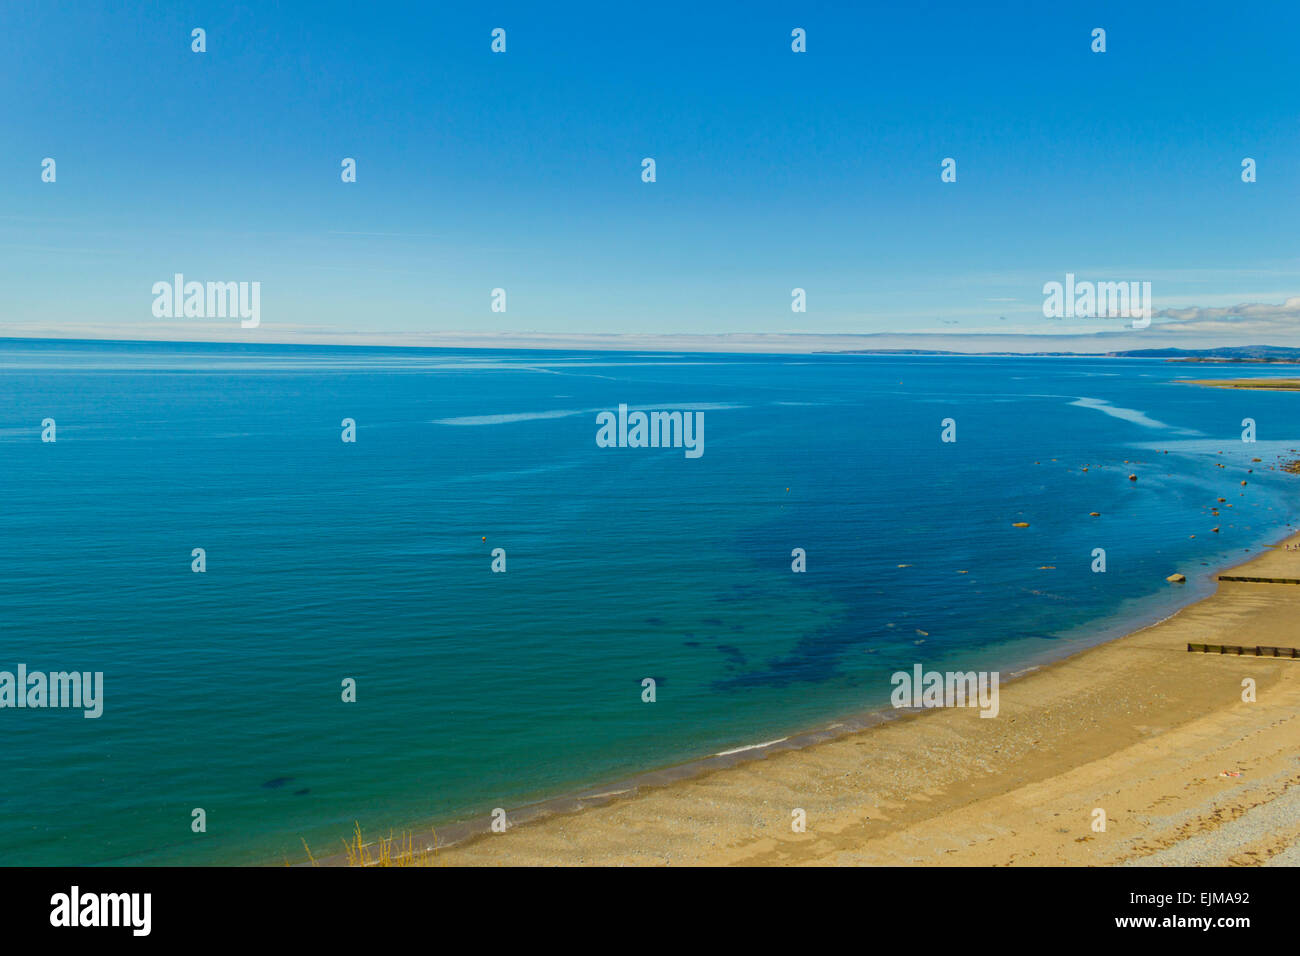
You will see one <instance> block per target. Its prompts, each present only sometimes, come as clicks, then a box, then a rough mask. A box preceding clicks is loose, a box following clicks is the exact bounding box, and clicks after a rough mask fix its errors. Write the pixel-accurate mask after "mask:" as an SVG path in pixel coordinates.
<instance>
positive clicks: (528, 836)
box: [416, 536, 1300, 866]
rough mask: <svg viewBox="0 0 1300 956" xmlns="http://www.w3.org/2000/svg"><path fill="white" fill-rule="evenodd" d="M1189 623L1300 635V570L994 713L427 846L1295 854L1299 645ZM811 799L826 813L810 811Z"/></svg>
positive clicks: (889, 859)
mask: <svg viewBox="0 0 1300 956" xmlns="http://www.w3.org/2000/svg"><path fill="white" fill-rule="evenodd" d="M1287 544H1291V545H1300V536H1297V537H1296V538H1292V539H1290V540H1289V541H1288V542H1287ZM1170 570H1171V571H1173V570H1176V569H1173V568H1171V569H1170ZM1224 573H1231V574H1234V575H1242V576H1250V577H1273V578H1292V579H1300V550H1296V551H1288V550H1286V547H1285V545H1278V546H1277V547H1276V548H1274V549H1272V550H1271V551H1270V552H1269V553H1266V554H1264V555H1262V556H1261V557H1259V558H1256V559H1254V560H1252V561H1249V562H1247V563H1246V564H1244V565H1240V566H1238V567H1237V568H1235V569H1233V570H1232V571H1231V572H1224ZM1170 586H1171V587H1178V586H1179V585H1170ZM1189 642H1192V643H1210V644H1234V645H1249V646H1254V645H1274V646H1284V647H1297V646H1300V585H1297V584H1263V583H1241V582H1227V581H1225V582H1220V583H1219V585H1218V590H1217V591H1216V593H1215V594H1213V595H1212V596H1210V597H1208V598H1206V599H1204V600H1202V601H1200V602H1198V603H1196V604H1193V605H1191V606H1189V607H1187V608H1184V609H1183V610H1182V611H1180V612H1179V613H1178V614H1176V615H1174V616H1173V617H1171V618H1169V619H1167V620H1165V621H1163V622H1161V623H1159V624H1156V625H1153V626H1151V627H1148V628H1145V629H1143V630H1140V631H1137V632H1135V633H1133V634H1130V635H1129V636H1127V637H1124V638H1121V639H1119V640H1116V641H1112V642H1110V643H1108V644H1103V645H1101V646H1098V647H1095V648H1092V649H1090V650H1087V651H1084V652H1082V653H1080V654H1077V655H1075V656H1073V657H1070V658H1067V659H1065V660H1063V661H1060V662H1058V663H1055V664H1052V665H1049V666H1047V667H1044V668H1042V669H1041V670H1038V671H1035V672H1034V673H1031V674H1029V675H1028V676H1025V677H1023V678H1021V679H1019V680H1016V681H1014V682H1012V683H1010V684H1006V683H1004V684H1003V686H1002V689H1001V702H1000V703H1001V710H1000V713H999V715H998V716H997V717H996V718H992V719H982V718H980V717H979V711H978V710H977V709H974V708H951V709H943V710H930V711H926V712H924V713H920V714H914V715H908V716H904V717H902V718H901V719H898V720H892V721H888V722H886V723H883V724H880V725H878V726H874V727H870V728H868V729H864V730H860V731H857V732H855V733H852V734H848V735H846V736H842V737H839V738H837V739H833V740H829V741H826V742H823V743H817V744H813V745H811V746H808V747H805V748H803V749H799V750H787V751H783V752H775V753H771V754H769V755H767V756H764V757H762V758H761V759H757V760H752V761H748V762H745V763H740V764H737V765H734V766H728V767H724V768H722V769H717V770H712V771H708V772H705V773H702V774H700V775H697V776H695V777H693V778H690V779H685V780H678V781H676V782H673V783H669V784H667V785H665V786H659V787H646V788H640V789H638V790H636V791H635V792H633V793H631V794H630V795H627V796H623V797H619V798H616V799H614V800H612V801H611V802H607V803H605V804H603V805H599V806H592V807H588V808H587V809H583V810H580V811H578V812H574V813H566V814H554V815H550V816H545V817H543V818H541V819H537V820H534V821H531V822H528V823H524V824H522V825H518V826H513V827H511V828H509V829H508V830H506V831H505V832H504V833H488V834H485V835H482V836H479V837H474V838H470V839H468V840H466V841H465V842H463V843H459V844H457V845H455V846H452V847H444V848H442V849H440V850H438V851H437V853H436V855H434V856H432V857H430V858H429V860H428V862H429V863H431V864H432V865H449V866H467V865H677V866H682V865H747V866H749V865H800V864H813V865H1012V864H1019V865H1024V864H1027V865H1038V866H1042V865H1098V864H1120V865H1124V864H1127V865H1165V864H1203V865H1229V864H1244V865H1257V864H1269V863H1272V864H1273V865H1279V864H1284V865H1295V864H1296V863H1297V862H1300V660H1290V659H1278V658H1271V657H1254V656H1240V657H1239V656H1235V655H1227V656H1222V655H1217V654H1201V653H1189V652H1188V651H1187V650H1186V645H1187V644H1188V643H1189ZM1246 678H1251V679H1253V680H1254V682H1255V685H1256V688H1257V689H1256V696H1257V700H1256V702H1254V703H1247V702H1243V700H1242V693H1243V686H1242V684H1243V680H1244V679H1246ZM1224 774H1229V775H1224ZM1231 774H1239V776H1232V775H1231ZM796 808H798V809H802V810H804V811H805V813H806V815H807V830H806V832H803V833H795V832H793V831H792V827H791V819H792V816H791V814H792V811H794V810H795V809H796ZM1097 810H1102V811H1104V812H1105V821H1106V823H1105V830H1104V832H1101V831H1099V830H1096V829H1094V825H1095V821H1096V820H1097V819H1098V817H1097V815H1096V813H1095V811H1097ZM416 838H417V841H418V840H419V839H420V835H419V834H416Z"/></svg>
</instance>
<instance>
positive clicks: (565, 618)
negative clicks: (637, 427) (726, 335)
mask: <svg viewBox="0 0 1300 956" xmlns="http://www.w3.org/2000/svg"><path fill="white" fill-rule="evenodd" d="M1241 371H1242V369H1241V367H1236V368H1233V369H1231V370H1230V371H1225V369H1224V368H1221V367H1216V366H1208V365H1176V364H1167V363H1163V362H1158V361H1142V360H1088V359H1057V358H945V357H914V356H903V357H894V356H890V357H882V356H847V355H826V356H726V355H723V356H719V355H687V354H683V355H662V354H636V353H627V352H619V353H613V352H609V353H598V352H512V351H499V352H498V351H472V352H470V351H465V352H458V351H451V350H396V349H393V350H388V349H348V348H302V347H276V346H263V347H240V346H230V345H213V346H196V345H162V344H100V343H83V342H62V343H59V342H21V341H14V340H0V501H2V502H3V510H2V511H0V671H9V672H14V671H16V669H17V666H18V665H19V664H25V665H26V666H27V669H28V670H29V671H46V672H48V671H64V670H77V671H102V672H103V674H104V702H103V707H104V710H103V715H102V716H101V717H100V718H98V719H94V720H92V719H86V718H84V717H83V716H82V713H81V711H79V710H56V709H45V710H32V709H22V710H18V709H0V863H5V864H76V863H100V864H102V863H143V864H163V863H212V862H236V863H237V862H273V863H274V862H282V861H284V860H285V859H289V860H293V861H299V860H301V859H303V858H304V853H303V849H302V841H303V840H306V841H307V843H308V844H309V845H310V846H311V848H312V850H313V851H314V852H316V853H317V854H318V855H321V854H328V853H330V852H335V851H337V850H338V849H339V848H340V842H341V840H342V839H343V838H345V837H346V836H347V834H348V831H349V830H350V829H351V827H352V825H353V821H356V822H359V823H360V824H361V826H362V828H363V830H364V831H365V832H366V833H368V834H372V835H373V834H377V833H387V832H388V831H389V830H390V829H400V828H402V827H406V826H409V825H411V824H413V823H417V822H424V821H433V822H437V823H446V822H451V821H457V820H463V819H466V818H470V817H478V816H482V815H485V814H488V813H490V812H491V810H492V809H493V808H494V807H504V808H507V809H509V808H512V807H518V806H520V805H522V804H525V803H528V802H531V801H535V800H538V799H542V798H545V797H548V796H551V795H556V794H561V793H565V792H569V791H573V790H576V789H579V788H582V787H585V786H588V785H592V784H596V783H600V782H605V781H612V780H618V779H620V778H622V777H626V776H628V775H630V774H633V773H635V772H637V771H641V770H646V769H650V768H653V767H658V766H664V765H668V764H672V763H677V762H681V761H686V760H690V759H692V758H697V757H702V756H706V755H709V754H712V753H716V752H718V751H721V750H726V749H731V748H735V747H739V746H744V745H746V744H751V743H756V742H759V741H765V740H770V739H773V738H775V737H780V736H782V735H784V734H787V733H791V732H793V731H797V730H801V729H807V728H809V727H813V726H817V725H819V724H821V723H824V722H827V721H830V720H833V719H835V718H837V717H843V716H846V715H850V714H856V713H859V712H863V711H867V710H870V709H873V708H876V707H880V706H882V705H887V704H888V698H889V693H890V691H891V689H892V687H891V685H890V681H889V677H890V675H891V674H892V673H893V672H894V671H897V670H910V669H911V667H912V666H913V665H914V664H917V663H919V664H922V665H924V666H925V667H926V668H937V669H952V668H953V667H956V666H961V667H963V668H966V667H979V668H985V669H996V670H1000V671H1001V672H1002V673H1003V674H1004V675H1005V674H1007V673H1008V672H1010V671H1013V670H1015V669H1017V668H1023V667H1025V666H1027V665H1031V664H1033V663H1036V662H1041V661H1043V660H1046V659H1049V658H1051V657H1055V656H1060V655H1062V654H1064V653H1067V652H1069V651H1070V650H1073V649H1077V648H1080V647H1082V646H1085V645H1086V644H1088V643H1095V642H1098V641H1100V640H1103V639H1105V638H1107V637H1110V636H1114V635H1116V634H1118V633H1121V632H1123V631H1124V630H1126V629H1130V628H1131V627H1133V626H1135V625H1136V624H1140V623H1146V622H1148V621H1152V620H1155V619H1158V618H1159V617H1162V616H1164V615H1167V614H1169V613H1171V612H1172V611H1173V610H1175V609H1176V608H1177V607H1178V606H1179V604H1180V603H1185V602H1186V601H1188V600H1189V599H1191V598H1193V597H1196V596H1199V595H1201V594H1204V593H1207V591H1208V589H1209V588H1210V586H1211V585H1210V584H1209V580H1208V577H1207V575H1208V572H1210V571H1211V570H1213V569H1215V568H1218V567H1221V566H1223V565H1224V564H1227V563H1233V562H1236V561H1237V560H1240V559H1242V558H1244V557H1246V556H1247V552H1248V551H1252V550H1255V549H1258V548H1260V547H1261V546H1263V545H1265V544H1267V543H1270V542H1273V541H1276V540H1278V538H1279V537H1280V536H1281V534H1282V533H1283V532H1284V531H1285V530H1286V529H1287V526H1288V523H1291V522H1294V521H1295V520H1296V515H1297V509H1296V507H1295V502H1296V501H1297V489H1298V488H1300V484H1298V483H1300V478H1298V477H1296V476H1292V475H1287V474H1283V473H1282V472H1281V471H1280V470H1279V471H1271V470H1269V466H1270V465H1276V464H1278V463H1280V462H1282V461H1288V460H1291V459H1293V458H1300V453H1292V452H1291V451H1290V449H1293V448H1300V425H1297V424H1296V423H1297V422H1298V421H1300V414H1298V413H1300V395H1295V394H1286V393H1269V392H1234V391H1226V390H1215V389H1204V388H1197V387H1192V386H1184V385H1175V384H1171V381H1172V380H1173V379H1175V378H1180V377H1193V378H1195V377H1215V376H1217V377H1224V375H1225V374H1235V373H1237V372H1241ZM1244 374H1251V375H1269V374H1277V375H1282V374H1286V373H1285V371H1270V370H1268V369H1256V368H1249V369H1247V370H1246V371H1245V372H1244ZM620 403H626V404H628V405H630V406H638V407H642V408H645V409H664V410H671V409H681V410H687V411H701V412H703V415H704V422H705V430H704V454H703V455H702V456H701V457H699V458H696V459H691V458H687V457H686V455H685V454H684V452H683V450H682V449H666V448H645V449H639V448H599V447H597V445H596V441H595V438H596V432H597V425H596V414H597V413H598V412H599V411H602V410H607V409H608V410H614V409H617V407H618V405H619V404H620ZM46 418H52V419H54V420H55V421H56V423H57V425H56V427H57V441H56V442H54V443H46V442H42V440H41V433H42V425H41V423H42V420H44V419H46ZM345 418H351V419H354V420H355V422H356V436H357V438H356V442H355V443H344V442H343V441H341V439H340V435H341V432H342V427H341V422H342V420H343V419H345ZM945 418H952V419H954V420H955V421H956V434H957V441H956V442H954V443H944V442H941V441H940V433H941V422H942V421H943V420H944V419H945ZM1244 418H1252V419H1254V420H1255V421H1256V422H1257V427H1258V441H1257V442H1256V443H1254V444H1247V443H1244V442H1243V441H1242V440H1241V433H1242V420H1243V419H1244ZM1252 458H1260V459H1262V461H1261V462H1257V463H1253V462H1252V461H1251V459H1252ZM1219 465H1223V466H1224V467H1218V466H1219ZM1084 466H1087V469H1088V470H1087V471H1084V470H1083V468H1084ZM1252 468H1253V469H1254V471H1253V473H1248V471H1247V469H1252ZM1131 473H1136V474H1137V475H1138V480H1137V481H1136V482H1134V481H1130V480H1129V478H1128V476H1129V475H1130V474H1131ZM1243 479H1245V480H1247V481H1248V482H1249V484H1247V485H1246V486H1242V485H1241V484H1240V482H1241V481H1242V480H1243ZM1220 496H1222V497H1225V498H1226V499H1227V502H1226V503H1225V505H1222V506H1218V507H1221V508H1222V509H1223V510H1222V512H1221V514H1220V516H1219V517H1213V516H1211V515H1210V514H1209V509H1210V508H1211V507H1215V506H1216V501H1215V499H1216V498H1217V497H1220ZM1227 504H1232V505H1233V506H1234V507H1232V508H1231V509H1229V508H1227V507H1226V505H1227ZM1092 511H1097V512H1100V513H1101V516H1100V517H1089V512H1092ZM1019 521H1025V522H1028V523H1029V527H1028V528H1014V527H1013V526H1012V525H1013V523H1014V522H1019ZM1216 526H1218V527H1219V528H1220V531H1219V533H1217V534H1216V533H1212V531H1211V529H1212V528H1214V527H1216ZM485 539H486V540H485ZM195 548H203V549H204V550H205V552H206V565H207V570H206V572H205V573H202V574H197V573H194V572H192V570H191V561H192V560H193V559H192V557H191V553H192V551H193V549H195ZM495 548H502V549H504V551H505V554H506V561H507V571H506V573H504V574H502V573H493V572H492V570H491V564H492V551H493V549H495ZM795 548H803V549H804V550H805V551H806V553H807V571H806V573H803V574H796V573H793V572H792V571H791V561H792V558H791V551H792V550H793V549H795ZM1097 548H1102V549H1104V550H1105V556H1106V573H1094V572H1093V571H1092V570H1091V568H1092V565H1093V562H1094V557H1093V552H1094V549H1097ZM1174 571H1182V572H1184V573H1186V574H1187V575H1188V578H1189V581H1188V583H1187V585H1184V586H1181V587H1175V586H1171V585H1169V584H1167V583H1166V582H1165V580H1164V579H1165V576H1166V575H1168V574H1170V573H1172V572H1174ZM646 677H652V678H654V679H655V681H656V684H657V686H656V694H657V700H656V701H655V702H654V703H644V702H643V701H642V680H643V679H644V678H646ZM346 678H352V679H354V680H355V681H356V687H357V691H356V702H355V703H345V702H344V701H343V700H342V682H343V681H344V680H345V679H346ZM195 808H203V810H204V811H205V813H206V817H207V832H206V833H194V832H192V829H191V814H192V811H193V810H194V809H195Z"/></svg>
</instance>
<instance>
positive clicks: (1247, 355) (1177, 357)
mask: <svg viewBox="0 0 1300 956" xmlns="http://www.w3.org/2000/svg"><path fill="white" fill-rule="evenodd" d="M830 354H834V355H1005V356H1008V357H1014V356H1035V357H1038V358H1145V359H1164V360H1165V361H1166V362H1252V363H1260V364H1268V363H1282V364H1292V363H1300V348H1288V347H1285V346H1281V345H1235V346H1231V347H1227V348H1214V349H1129V350H1127V351H1123V352H954V351H952V350H950V349H838V350H835V351H833V352H831V353H830Z"/></svg>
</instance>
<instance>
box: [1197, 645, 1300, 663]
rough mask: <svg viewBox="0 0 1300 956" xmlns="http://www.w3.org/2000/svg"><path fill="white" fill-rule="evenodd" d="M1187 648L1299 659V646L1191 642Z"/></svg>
mask: <svg viewBox="0 0 1300 956" xmlns="http://www.w3.org/2000/svg"><path fill="white" fill-rule="evenodd" d="M1187 649H1188V650H1189V651H1192V652H1199V653H1201V654H1237V655H1248V656H1251V657H1290V658H1294V659H1297V660H1300V647H1265V646H1263V645H1259V646H1256V647H1243V646H1242V645H1240V644H1191V643H1189V644H1188V645H1187Z"/></svg>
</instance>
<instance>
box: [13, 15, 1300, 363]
mask: <svg viewBox="0 0 1300 956" xmlns="http://www.w3.org/2000/svg"><path fill="white" fill-rule="evenodd" d="M442 6H443V5H438V4H431V3H419V4H414V3H413V4H397V5H392V6H389V5H384V6H383V8H382V9H381V8H380V6H379V5H367V4H341V3H328V2H325V3H278V4H277V3H265V4H226V3H142V4H138V5H133V4H116V3H114V4H109V3H102V4H101V3H91V2H82V3H60V2H39V3H38V2H29V0H9V2H7V3H6V4H5V5H4V6H3V8H0V90H2V95H0V118H2V120H3V122H2V123H0V129H2V130H3V136H2V138H0V251H2V252H3V254H2V255H0V282H2V283H3V288H4V292H5V294H4V298H3V303H2V304H0V335H5V334H54V335H62V334H79V333H82V332H88V333H89V334H95V335H108V336H114V335H120V336H121V337H158V338H178V337H179V338H187V337H198V338H203V337H213V336H216V337H229V338H234V339H250V338H251V339H253V340H257V338H261V339H262V340H267V341H271V340H281V341H284V340H294V339H295V338H303V339H305V338H310V337H311V336H313V335H330V334H337V335H338V336H340V337H343V338H346V339H349V340H355V341H364V340H371V339H373V340H375V341H381V340H382V341H401V340H402V339H403V338H404V337H409V338H410V339H411V340H412V341H415V340H416V339H417V338H418V337H419V336H420V335H421V334H424V333H428V332H451V331H469V332H475V333H498V332H501V333H504V332H557V333H568V334H578V335H581V334H590V333H609V334H616V335H617V334H634V333H649V334H664V335H673V334H679V333H700V332H708V333H734V332H757V333H767V332H772V333H774V332H823V333H860V332H866V333H881V332H889V333H898V332H903V333H906V332H921V331H928V332H936V333H943V334H952V333H974V332H1018V333H1029V334H1044V333H1051V334H1057V333H1080V332H1089V331H1093V330H1096V329H1101V328H1114V327H1115V323H1116V320H1082V319H1081V320H1051V319H1045V318H1044V317H1043V315H1042V304H1043V295H1042V285H1043V283H1044V282H1048V281H1052V280H1060V279H1062V278H1063V277H1064V274H1065V273H1066V272H1073V273H1076V274H1077V275H1079V276H1080V277H1085V278H1090V279H1095V280H1103V279H1123V280H1146V281H1150V282H1151V283H1152V289H1153V295H1154V298H1155V303H1156V307H1157V309H1180V310H1185V311H1184V312H1180V313H1177V314H1175V313H1168V314H1166V315H1165V316H1163V317H1162V318H1161V319H1160V320H1159V321H1158V322H1157V325H1156V327H1155V329H1156V331H1159V330H1161V329H1163V330H1164V331H1166V332H1169V331H1177V332H1182V333H1186V334H1187V335H1189V336H1190V335H1191V334H1192V333H1197V334H1203V335H1206V336H1209V337H1210V338H1216V337H1217V338H1223V336H1227V339H1225V341H1229V343H1230V344H1231V343H1232V342H1239V343H1245V342H1246V341H1247V340H1249V341H1252V342H1253V341H1256V340H1260V341H1264V340H1267V341H1281V340H1282V338H1283V336H1284V334H1289V329H1290V328H1291V327H1292V326H1300V322H1297V319H1300V300H1297V302H1296V303H1295V306H1294V307H1288V306H1283V305H1281V303H1283V302H1284V300H1286V299H1287V298H1288V297H1292V296H1297V295H1300V254H1298V250H1297V242H1298V233H1297V229H1296V221H1297V212H1298V211H1300V202H1298V201H1297V197H1300V82H1298V81H1297V80H1296V78H1295V74H1294V61H1295V56H1294V51H1295V37H1296V36H1297V33H1298V32H1300V9H1298V8H1297V5H1296V4H1295V3H1294V2H1290V3H1271V2H1269V3H1259V4H1249V5H1230V4H1222V3H1216V4H1209V3H1190V4H1189V3H1177V4H1175V3H1155V4H1130V3H1118V2H1104V3H1030V2H1026V3H1008V4H999V5H996V6H998V7H999V9H998V10H996V11H993V12H990V11H988V10H981V9H977V6H986V5H983V4H980V5H976V4H973V3H972V4H956V3H946V2H945V3H929V4H897V5H894V4H891V5H884V4H878V5H877V4H873V5H869V6H867V5H857V4H853V5H851V4H847V3H846V4H841V5H832V4H795V3H789V4H772V3H759V4H735V3H728V4H716V5H705V4H680V5H679V4H672V3H655V4H650V5H645V6H641V7H638V6H632V5H627V6H618V7H614V6H611V5H605V4H590V5H574V4H536V3H531V4H505V3H489V4H463V5H459V6H457V7H453V8H448V9H441V8H440V7H442ZM900 7H903V8H904V9H899V8H900ZM849 8H852V9H849ZM194 27H203V28H204V29H205V30H206V31H207V52H206V53H203V54H196V53H193V52H191V49H190V43H191V40H190V31H191V29H192V28H194ZM494 27H502V28H504V29H505V30H506V31H507V52H506V53H504V54H493V53H492V52H491V50H490V43H491V35H490V34H491V31H492V29H493V28H494ZM795 27H802V28H804V29H805V30H806V31H807V45H808V51H807V52H806V53H803V54H796V53H793V52H792V51H791V49H790V42H791V40H790V32H791V30H792V29H793V28H795ZM1095 27H1103V28H1104V29H1105V30H1106V31H1107V51H1106V52H1105V53H1104V54H1096V53H1093V52H1092V51H1091V49H1090V44H1091V31H1092V30H1093V28H1095ZM47 156H48V157H53V158H54V159H55V160H56V162H57V176H58V178H57V182H55V183H53V184H50V183H43V182H41V178H40V173H41V167H40V164H41V160H42V159H43V158H44V157H47ZM647 156H649V157H654V159H655V160H656V164H657V182H655V183H652V184H647V183H643V182H642V181H641V160H642V158H643V157H647ZM344 157H354V158H355V159H356V160H357V172H358V175H357V180H358V181H357V182H356V183H354V184H344V183H342V182H341V181H340V176H339V172H340V162H341V160H342V159H343V158H344ZM944 157H953V158H955V159H956V160H957V173H958V178H957V182H956V183H942V182H941V181H940V175H939V174H940V162H941V160H942V159H943V158H944ZM1243 157H1252V158H1254V159H1255V160H1256V161H1257V163H1258V181H1257V182H1255V183H1251V184H1245V183H1242V182H1241V178H1240V171H1241V160H1242V159H1243ZM176 272H182V273H184V275H185V276H186V278H187V279H195V280H199V281H205V280H247V281H259V282H261V284H262V325H261V327H260V328H258V329H256V330H241V329H239V327H238V323H237V322H236V323H230V322H229V321H222V320H213V321H209V320H201V319H191V320H176V321H172V320H159V319H156V318H154V317H153V315H152V314H151V305H152V301H153V297H152V294H151V292H150V289H151V286H152V285H153V283H154V282H157V281H160V280H169V279H170V278H171V276H172V275H173V274H174V273H176ZM796 286H798V287H802V288H805V289H806V290H807V297H808V311H807V312H806V313H803V314H796V313H792V312H791V309H790V290H791V289H792V288H794V287H796ZM495 287H503V288H505V289H506V291H507V303H508V308H507V311H506V312H505V313H493V312H492V311H490V307H489V306H490V293H491V290H492V289H493V288H495ZM1242 303H1249V304H1255V308H1254V312H1253V316H1254V317H1253V318H1244V317H1243V316H1241V315H1238V314H1236V313H1235V312H1234V311H1233V310H1232V309H1228V310H1227V312H1215V311H1214V310H1215V309H1222V308H1223V307H1228V306H1235V305H1237V304H1242ZM1245 311H1246V313H1248V314H1249V313H1251V310H1249V309H1248V310H1245ZM1179 316H1181V317H1179ZM1108 323H1109V324H1108ZM1207 323H1208V324H1207ZM1220 333H1222V335H1220ZM1274 333H1276V334H1274ZM1261 336H1262V338H1261ZM1148 337H1149V338H1151V337H1152V336H1150V335H1149V336H1148ZM1188 341H1191V339H1190V338H1189V339H1188ZM1131 347H1143V343H1141V342H1135V343H1134V344H1133V345H1132V346H1131Z"/></svg>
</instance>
